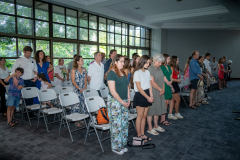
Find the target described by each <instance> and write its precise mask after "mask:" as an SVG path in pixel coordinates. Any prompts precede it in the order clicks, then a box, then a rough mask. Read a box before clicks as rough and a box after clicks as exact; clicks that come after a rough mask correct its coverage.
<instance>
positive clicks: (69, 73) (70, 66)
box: [67, 54, 77, 81]
mask: <svg viewBox="0 0 240 160" xmlns="http://www.w3.org/2000/svg"><path fill="white" fill-rule="evenodd" d="M76 56H77V54H74V57H73V61H74V58H75V57H76ZM73 61H71V62H69V63H68V67H67V69H68V76H67V81H69V80H70V78H71V71H72V69H73Z"/></svg>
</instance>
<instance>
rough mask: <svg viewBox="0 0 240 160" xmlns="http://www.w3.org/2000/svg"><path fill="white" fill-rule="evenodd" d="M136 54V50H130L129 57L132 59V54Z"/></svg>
mask: <svg viewBox="0 0 240 160" xmlns="http://www.w3.org/2000/svg"><path fill="white" fill-rule="evenodd" d="M136 52H137V50H136V49H130V50H129V57H131V58H132V54H133V53H136Z"/></svg>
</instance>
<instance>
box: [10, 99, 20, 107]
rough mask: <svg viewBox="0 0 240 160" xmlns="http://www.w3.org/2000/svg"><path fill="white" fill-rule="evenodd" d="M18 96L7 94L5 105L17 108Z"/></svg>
mask: <svg viewBox="0 0 240 160" xmlns="http://www.w3.org/2000/svg"><path fill="white" fill-rule="evenodd" d="M19 102H20V97H13V96H8V99H7V106H14V107H16V108H19Z"/></svg>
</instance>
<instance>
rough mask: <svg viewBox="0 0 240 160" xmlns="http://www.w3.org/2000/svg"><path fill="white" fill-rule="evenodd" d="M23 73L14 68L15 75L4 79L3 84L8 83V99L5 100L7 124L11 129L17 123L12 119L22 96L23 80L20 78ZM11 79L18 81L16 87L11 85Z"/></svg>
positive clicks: (19, 69) (20, 69)
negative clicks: (14, 78)
mask: <svg viewBox="0 0 240 160" xmlns="http://www.w3.org/2000/svg"><path fill="white" fill-rule="evenodd" d="M23 73H24V70H23V69H22V68H20V67H18V68H16V70H15V73H14V74H12V75H10V76H8V77H7V78H6V79H4V81H5V82H8V83H9V89H8V99H7V106H8V109H7V123H8V125H9V126H11V127H13V126H14V125H15V124H16V123H17V121H14V120H13V119H12V117H13V113H14V110H15V107H16V108H18V107H19V101H20V98H21V96H22V94H21V89H22V88H24V86H25V85H24V80H23V79H22V78H20V76H22V75H23ZM13 77H16V78H17V80H18V86H15V85H13Z"/></svg>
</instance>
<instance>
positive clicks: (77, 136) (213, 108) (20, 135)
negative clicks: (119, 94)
mask: <svg viewBox="0 0 240 160" xmlns="http://www.w3.org/2000/svg"><path fill="white" fill-rule="evenodd" d="M209 95H210V96H211V97H212V98H213V99H212V100H210V102H211V104H210V105H205V106H202V107H200V108H198V109H197V110H193V109H188V108H186V107H185V106H183V104H182V105H181V108H180V113H181V114H182V115H183V116H184V117H185V118H184V119H183V120H176V121H173V120H171V122H172V125H171V126H167V127H165V126H164V127H163V128H164V129H166V131H165V132H164V133H160V134H159V135H158V136H150V135H149V134H148V133H146V135H147V136H149V137H151V138H152V139H153V140H152V142H153V143H155V145H156V148H155V149H150V150H143V149H141V148H129V152H127V153H125V154H124V155H122V156H119V155H116V154H115V153H113V152H112V151H111V148H110V139H109V140H107V141H104V142H103V143H102V144H103V146H104V150H105V153H102V151H101V148H100V146H99V144H98V141H97V138H96V136H95V134H93V133H92V134H91V135H90V136H89V139H88V141H87V144H86V146H84V145H83V143H84V138H85V133H86V130H85V129H83V130H81V131H78V132H75V133H73V138H74V140H75V142H74V143H72V142H71V140H70V137H69V134H68V131H67V129H66V127H65V128H63V130H62V132H61V136H60V137H59V136H58V127H59V124H52V125H50V126H49V130H50V133H47V132H46V128H45V126H44V123H43V120H41V125H40V127H39V128H38V129H37V128H36V120H33V121H32V127H30V126H29V124H28V122H27V121H26V120H24V121H23V123H21V121H20V123H19V124H18V125H16V126H15V127H12V128H11V127H9V126H7V124H6V117H1V118H0V159H7V160H10V159H17V160H18V159H26V160H30V159H31V160H35V159H36V160H37V159H58V160H60V159H98V160H100V159H109V160H110V159H123V158H124V159H132V160H133V159H136V160H138V159H163V160H165V159H166V160H180V159H181V160H195V159H198V160H203V159H209V160H218V159H219V160H220V159H222V160H239V159H240V136H239V135H240V127H239V126H240V121H236V120H233V119H234V118H236V117H240V114H237V113H231V112H232V111H233V110H239V111H240V107H239V102H240V101H239V95H240V81H231V82H230V83H229V89H224V90H221V91H213V92H211V93H209ZM16 117H17V118H19V116H18V115H16ZM72 126H73V125H72ZM146 129H147V126H146ZM135 135H136V132H135V130H134V129H133V128H132V129H130V131H129V138H131V137H133V136H135ZM103 136H107V133H104V134H103Z"/></svg>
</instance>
